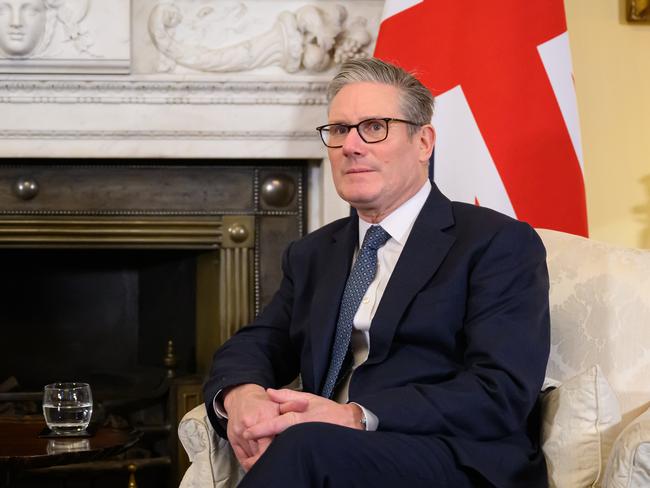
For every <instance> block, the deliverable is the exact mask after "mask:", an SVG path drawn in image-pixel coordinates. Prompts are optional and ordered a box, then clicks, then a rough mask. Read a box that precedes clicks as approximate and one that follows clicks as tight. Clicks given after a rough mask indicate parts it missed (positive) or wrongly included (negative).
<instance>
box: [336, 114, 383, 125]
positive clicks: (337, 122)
mask: <svg viewBox="0 0 650 488" xmlns="http://www.w3.org/2000/svg"><path fill="white" fill-rule="evenodd" d="M383 118H384V116H383V115H367V116H364V117H361V118H360V119H359V120H358V122H355V123H354V124H352V123H351V122H346V121H343V120H336V119H334V120H333V121H330V122H328V125H332V124H341V125H356V124H358V123H359V122H363V121H364V120H373V119H383Z"/></svg>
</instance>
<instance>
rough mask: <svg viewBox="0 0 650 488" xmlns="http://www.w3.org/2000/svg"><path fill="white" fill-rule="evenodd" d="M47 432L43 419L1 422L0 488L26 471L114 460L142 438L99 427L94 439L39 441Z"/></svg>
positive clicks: (70, 438)
mask: <svg viewBox="0 0 650 488" xmlns="http://www.w3.org/2000/svg"><path fill="white" fill-rule="evenodd" d="M44 428H45V420H44V419H43V418H42V417H41V418H30V419H0V486H6V487H8V486H10V485H11V483H12V480H13V479H14V478H15V477H16V476H17V475H19V474H20V473H21V472H24V471H26V470H30V469H36V468H45V467H50V466H57V465H64V464H75V463H85V462H89V461H97V460H100V459H104V458H106V457H109V456H114V455H116V454H119V453H120V452H122V451H124V450H126V449H128V448H129V447H131V446H133V445H134V444H135V443H136V442H137V441H138V440H139V439H140V437H141V435H142V434H141V433H139V432H137V431H125V430H117V429H110V428H107V427H100V428H99V429H97V430H96V431H95V433H94V435H93V436H92V437H61V438H41V437H38V435H39V433H40V432H41V431H42V430H43V429H44Z"/></svg>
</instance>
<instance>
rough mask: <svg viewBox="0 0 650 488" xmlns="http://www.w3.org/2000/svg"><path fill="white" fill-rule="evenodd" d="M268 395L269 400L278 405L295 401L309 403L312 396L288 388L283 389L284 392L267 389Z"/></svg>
mask: <svg viewBox="0 0 650 488" xmlns="http://www.w3.org/2000/svg"><path fill="white" fill-rule="evenodd" d="M266 393H267V395H268V396H269V398H270V399H271V400H272V401H274V402H276V403H286V402H291V401H294V400H304V401H309V398H310V397H311V396H312V394H311V393H305V392H303V391H295V390H289V389H288V388H283V389H282V390H274V389H273V388H267V390H266Z"/></svg>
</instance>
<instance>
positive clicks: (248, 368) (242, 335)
mask: <svg viewBox="0 0 650 488" xmlns="http://www.w3.org/2000/svg"><path fill="white" fill-rule="evenodd" d="M291 248H292V246H291V245H290V246H289V247H288V248H287V250H286V251H285V253H284V256H283V259H282V271H283V277H282V282H281V284H280V288H279V289H278V291H277V292H276V293H275V295H274V296H273V299H272V300H271V303H270V304H269V305H268V306H267V307H265V309H264V310H263V311H262V313H261V314H260V315H259V316H258V317H257V318H256V319H255V321H254V322H253V323H251V324H250V325H247V326H245V327H243V328H241V329H240V330H239V331H238V332H237V333H236V334H235V335H233V336H232V337H231V338H230V339H228V340H227V341H226V342H225V343H224V344H223V345H222V346H221V347H220V348H219V349H218V350H217V352H216V353H215V355H214V358H213V362H212V367H211V370H210V376H209V378H208V380H207V382H206V383H205V385H204V387H203V394H204V400H205V404H206V410H207V412H208V417H209V418H210V421H211V423H212V425H213V427H214V428H215V430H216V431H217V432H218V433H219V434H220V435H221V436H222V437H224V438H225V437H226V432H225V421H224V420H223V419H220V418H218V417H217V415H216V413H215V411H214V408H213V401H214V398H215V396H216V394H217V393H218V392H220V391H221V390H223V389H225V388H228V387H230V386H235V385H240V384H244V383H254V384H258V385H260V386H262V387H264V388H278V387H280V386H283V385H286V384H288V383H290V382H291V381H292V380H294V379H295V378H296V376H297V375H298V370H299V369H298V354H297V353H296V352H295V351H294V350H293V348H292V345H291V341H290V336H289V323H290V317H291V308H292V304H293V279H292V276H291V271H290V265H289V261H290V259H289V255H290V253H291Z"/></svg>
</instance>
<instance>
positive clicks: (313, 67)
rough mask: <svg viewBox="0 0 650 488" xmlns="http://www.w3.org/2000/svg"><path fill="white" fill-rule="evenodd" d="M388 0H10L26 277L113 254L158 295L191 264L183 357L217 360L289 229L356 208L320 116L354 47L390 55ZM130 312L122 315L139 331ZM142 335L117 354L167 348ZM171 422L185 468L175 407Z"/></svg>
mask: <svg viewBox="0 0 650 488" xmlns="http://www.w3.org/2000/svg"><path fill="white" fill-rule="evenodd" d="M383 3H384V2H383V0H342V1H331V0H312V1H295V0H277V1H276V0H246V1H229V0H228V1H224V0H174V1H173V2H169V1H163V0H131V1H129V0H110V2H106V1H104V0H61V1H57V2H52V1H44V0H43V1H41V0H11V1H7V2H0V115H1V116H0V207H2V208H0V253H2V259H4V263H9V262H12V263H14V264H13V265H12V272H13V273H14V275H13V276H14V279H17V280H18V281H19V282H20V287H22V288H20V289H21V290H23V291H24V290H29V289H30V276H29V275H25V273H22V271H21V270H22V268H21V266H20V263H21V262H22V261H25V262H29V263H31V264H30V265H33V264H34V263H36V264H37V265H38V263H41V265H42V267H43V268H46V269H47V270H52V269H54V270H55V271H57V272H61V271H65V270H66V266H67V265H68V264H69V265H70V266H69V268H70V270H72V273H73V274H74V273H78V272H79V271H80V270H82V271H83V270H84V269H87V268H84V266H86V264H84V263H88V262H92V260H93V259H95V258H97V257H98V256H100V257H101V256H104V258H106V257H108V256H109V254H106V253H111V254H110V257H109V258H107V259H108V261H107V263H108V264H106V266H108V267H110V266H112V270H113V271H115V269H116V268H117V269H121V270H123V272H124V276H125V277H126V278H124V279H123V280H122V281H121V282H120V283H127V284H128V283H130V281H129V280H130V279H133V280H136V278H131V277H132V276H135V275H136V274H137V276H138V278H137V280H139V281H138V283H139V282H140V281H142V282H146V283H148V284H149V285H148V287H147V288H146V290H147V291H145V292H144V293H145V294H148V293H151V290H152V289H154V288H151V286H150V285H151V284H152V283H153V284H156V283H157V282H158V281H161V280H163V278H164V277H165V276H167V273H168V272H170V270H174V271H176V272H178V271H179V270H180V274H179V275H178V276H179V279H180V280H184V281H183V282H184V283H190V284H195V285H196V287H195V290H194V292H193V293H195V294H196V295H192V294H191V293H190V294H184V295H183V294H181V295H182V296H181V297H180V300H181V302H185V303H194V302H196V304H200V303H203V304H204V305H203V306H202V307H201V306H198V308H196V309H193V308H192V307H190V308H191V309H192V311H190V312H189V313H188V314H185V315H183V317H182V318H178V320H177V322H178V323H180V322H182V321H186V322H187V323H189V327H192V322H193V323H194V324H195V325H196V329H195V330H194V331H193V334H191V335H190V336H189V337H190V338H189V339H188V338H187V337H185V338H184V339H179V340H178V344H177V345H176V347H177V351H176V359H177V360H179V361H180V363H182V364H181V365H180V369H179V371H180V372H188V371H189V372H195V371H196V372H199V374H202V373H205V370H206V368H207V364H208V363H209V356H210V353H211V350H212V349H213V348H214V347H215V345H218V343H220V342H221V341H222V340H224V339H225V337H227V336H228V335H229V334H231V333H232V332H233V331H234V330H235V329H236V328H237V327H239V326H240V325H241V324H242V323H245V322H246V321H247V320H249V319H250V317H251V315H252V314H253V313H254V312H255V310H256V309H257V308H258V307H259V306H260V305H261V304H263V303H264V302H265V301H266V300H268V297H269V294H270V293H271V292H272V287H273V286H274V280H276V281H277V279H278V276H279V275H278V273H279V270H278V269H279V256H280V253H281V251H282V246H284V243H286V240H287V239H292V238H295V237H298V236H299V235H301V234H304V233H305V232H307V231H309V230H313V229H315V228H317V227H319V226H321V225H323V224H325V223H327V222H329V221H331V220H334V219H335V218H339V217H341V216H344V215H346V214H347V213H348V207H347V205H346V204H345V203H344V202H342V201H341V200H340V199H339V198H338V196H337V195H336V192H335V190H334V188H333V186H332V183H331V177H330V174H329V167H328V164H326V163H327V161H326V160H325V159H324V158H325V156H326V152H325V150H324V147H323V146H322V144H321V142H320V140H319V139H318V136H317V133H316V131H315V130H314V128H315V127H316V126H317V125H320V124H322V123H323V122H324V121H325V120H326V100H325V87H326V84H327V81H328V80H329V79H330V78H331V76H332V74H333V73H334V72H335V71H336V68H337V66H338V65H339V64H340V62H342V61H343V60H345V59H348V58H350V57H358V56H365V55H369V54H370V53H372V50H373V47H374V42H375V38H376V32H377V29H378V25H379V21H380V17H381V11H382V8H383ZM287 187H289V189H290V191H289V194H290V195H291V196H290V198H289V199H288V200H287V198H286V193H283V192H285V191H286V189H287ZM233 189H234V190H233ZM242 189H243V190H242ZM282 194H284V195H285V197H282ZM283 198H284V200H283ZM165 205H166V206H165ZM229 205H230V207H229ZM265 236H271V237H270V241H269V239H267V238H266V237H265ZM278 236H281V237H282V239H278V238H277V237H278ZM269 242H270V244H269ZM265 244H267V247H268V251H263V249H264V245H265ZM264 252H267V253H269V254H267V255H266V257H264V256H263V255H262V253H264ZM102 253H105V254H102ZM145 254H146V255H145ZM104 258H102V259H104ZM21 260H22V261H21ZM53 261H54V263H53ZM143 263H144V264H143ZM215 263H217V265H216V266H215ZM195 264H196V267H195ZM91 269H93V272H95V271H97V269H96V268H92V266H91ZM21 273H22V274H21ZM45 274H46V273H45V272H43V274H41V275H39V274H38V273H36V274H34V275H33V276H32V277H34V278H36V277H38V276H40V278H42V279H43V281H42V283H48V281H47V279H45V278H44V276H45ZM81 274H84V272H82V273H81ZM99 274H101V269H100V273H99ZM91 275H92V273H91ZM48 279H49V278H48ZM84 279H86V280H87V279H88V276H86V278H84ZM92 281H93V279H92V277H91V278H90V282H92ZM109 281H110V280H109ZM49 283H50V286H52V284H54V285H53V286H58V285H57V283H58V282H57V281H56V280H54V281H50V282H49ZM87 283H88V281H83V280H82V281H81V282H80V283H79V284H77V285H76V286H78V287H80V289H81V290H82V292H83V295H82V296H83V297H84V299H85V298H86V297H87V296H88V295H89V293H90V291H91V290H88V289H87V286H86V284H87ZM102 286H103V285H102ZM106 286H108V285H106ZM14 288H15V287H12V286H11V285H5V286H4V288H3V292H7V290H13V289H14ZM123 288H124V289H126V288H128V286H126V287H123ZM16 289H17V288H16ZM24 293H27V292H24ZM24 293H23V294H24ZM165 293H166V295H163V297H164V298H163V300H166V298H169V297H170V296H172V295H173V294H174V293H173V292H170V291H169V290H167V291H165ZM153 301H154V302H155V299H153ZM26 302H27V303H28V301H26ZM205 304H207V306H206V305H205ZM214 304H217V305H216V307H215V306H213V305H214ZM102 306H103V307H104V309H105V310H111V306H110V305H107V303H106V302H103V305H102ZM143 307H144V308H145V309H146V310H148V311H145V312H144V315H145V316H146V317H149V318H146V317H145V320H144V330H145V332H142V331H140V332H138V334H140V336H141V337H140V339H142V341H144V342H146V340H148V341H150V342H152V343H154V344H155V349H156V350H158V348H160V346H161V340H163V339H165V340H166V338H167V337H163V336H164V334H158V335H156V334H149V335H146V334H147V332H146V331H152V330H155V329H156V327H157V323H159V322H157V320H158V318H159V317H158V316H156V313H159V314H160V313H161V312H160V311H159V310H158V311H157V307H156V306H153V305H147V306H143ZM147 307H148V308H147ZM61 308H64V307H61ZM17 310H19V307H14V315H20V313H19V311H17ZM126 310H128V307H126ZM173 310H174V307H170V308H169V309H168V310H167V311H166V312H163V315H164V314H168V315H170V314H171V315H173V314H174V313H175V312H174V311H173ZM140 312H141V313H142V310H141V311H140ZM192 314H194V315H192ZM125 317H126V320H125V321H124V322H123V323H121V322H120V321H119V320H116V321H114V322H113V324H114V325H115V324H121V325H119V331H118V332H119V333H121V334H124V335H126V336H128V335H129V334H133V333H134V332H133V330H132V329H130V328H129V324H133V323H135V320H134V319H133V316H132V315H129V314H128V313H126V315H125ZM129 317H130V318H129ZM179 317H180V315H179ZM132 319H133V320H132ZM201 324H202V325H201ZM0 325H2V324H0ZM139 326H140V327H143V323H142V322H141V323H140V325H139ZM206 331H212V332H211V333H208V332H206ZM142 334H145V336H146V337H148V339H146V340H145V339H143V336H142ZM206 334H208V335H206ZM210 334H212V335H210ZM92 337H93V336H92V334H91V335H90V338H89V337H86V339H88V340H90V341H92ZM188 341H189V342H188ZM162 345H163V346H164V343H163V344H162ZM41 347H42V346H41ZM134 347H135V346H129V347H127V348H126V349H125V356H126V357H121V356H120V355H119V354H118V355H116V354H114V351H113V352H112V354H113V355H112V356H111V351H110V350H107V349H110V348H104V349H100V353H101V354H106V355H108V356H107V357H109V356H110V357H111V358H112V360H113V361H117V362H119V361H123V362H124V361H127V360H130V359H129V358H131V359H132V358H133V357H139V358H140V359H142V358H145V360H144V362H145V363H149V364H153V363H155V362H156V361H159V360H158V359H157V358H156V357H154V355H153V353H151V352H147V353H142V351H139V350H137V348H136V349H134ZM191 351H194V353H192V352H191ZM156 354H158V353H156ZM161 355H162V351H161ZM188 358H191V359H193V360H194V361H195V364H193V365H191V366H189V367H188V365H187V364H184V363H183V362H187V361H188ZM168 359H169V358H168ZM171 359H174V358H171ZM160 361H162V358H161V359H160ZM171 363H173V361H171V360H170V364H171ZM3 380H4V378H0V381H3ZM34 381H36V382H37V379H35V380H34ZM174 388H175V389H174V390H173V392H172V394H174V395H176V398H175V400H173V401H175V403H174V405H173V407H172V408H171V409H170V412H171V413H170V415H171V416H172V417H176V418H178V417H180V416H181V415H182V413H183V412H184V411H185V410H186V409H188V408H191V407H192V406H193V404H194V403H196V402H198V401H200V398H199V397H198V396H197V389H196V383H191V384H189V383H188V384H185V383H183V381H180V382H179V383H178V384H176V386H175V387H174ZM170 431H171V432H172V434H171V437H170V439H169V445H170V446H171V463H172V465H173V466H172V473H176V474H178V473H180V472H182V470H183V466H184V461H183V459H182V456H181V454H180V453H179V452H178V450H177V446H176V445H175V439H174V436H173V431H174V419H171V427H170ZM172 484H173V483H172ZM143 486H147V485H146V483H145V484H144V485H143ZM154 486H156V485H155V484H154Z"/></svg>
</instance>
